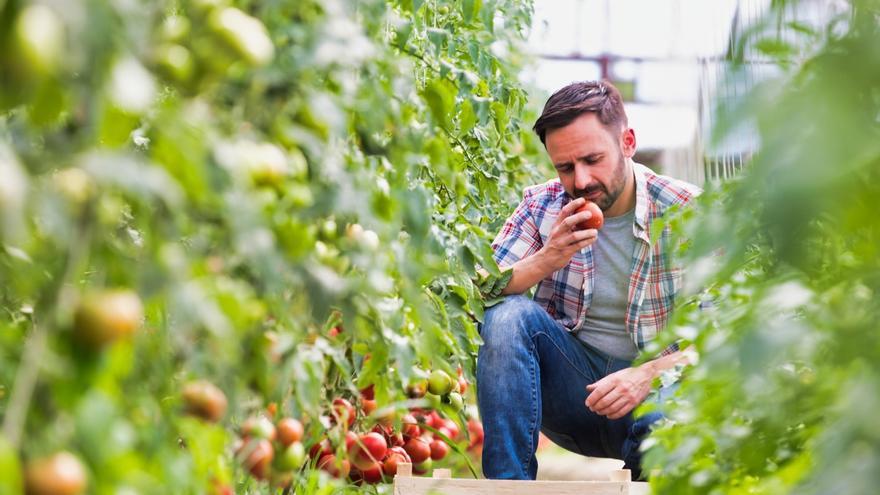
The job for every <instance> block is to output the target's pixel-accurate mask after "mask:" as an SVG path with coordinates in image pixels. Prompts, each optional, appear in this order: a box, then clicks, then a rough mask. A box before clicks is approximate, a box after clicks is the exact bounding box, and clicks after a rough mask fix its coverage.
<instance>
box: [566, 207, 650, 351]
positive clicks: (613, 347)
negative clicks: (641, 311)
mask: <svg viewBox="0 0 880 495" xmlns="http://www.w3.org/2000/svg"><path fill="white" fill-rule="evenodd" d="M634 218H635V210H634V209H633V210H630V211H629V213H625V214H623V215H621V216H619V217H611V218H605V225H604V226H603V227H602V229H601V230H599V237H598V238H597V239H596V242H595V243H594V244H593V267H594V269H595V270H596V272H595V274H594V276H595V278H594V279H593V280H594V285H593V287H594V288H593V300H592V302H591V303H590V307H589V309H587V316H586V318H585V320H584V323H583V325H582V326H581V327H580V329H579V330H578V331H577V337H578V338H579V339H580V340H581V341H583V342H585V343H587V344H589V345H590V346H591V347H594V348H596V349H598V350H600V351H602V352H603V353H605V354H607V355H609V356H612V357H615V358H618V359H628V360H632V359H635V357H636V356H637V355H638V353H639V349H638V347H636V345H635V343H634V342H633V341H632V338H631V337H630V335H629V333H627V331H626V326H625V320H624V318H625V315H626V308H627V305H628V303H629V301H628V295H629V294H628V292H629V278H630V275H631V273H632V256H633V249H635V242H636V238H635V236H633V220H634Z"/></svg>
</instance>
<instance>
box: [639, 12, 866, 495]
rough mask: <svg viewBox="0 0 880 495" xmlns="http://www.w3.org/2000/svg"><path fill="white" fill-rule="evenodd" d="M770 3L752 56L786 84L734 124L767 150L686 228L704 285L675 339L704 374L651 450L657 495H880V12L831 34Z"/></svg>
mask: <svg viewBox="0 0 880 495" xmlns="http://www.w3.org/2000/svg"><path fill="white" fill-rule="evenodd" d="M803 3H806V2H803ZM772 4H773V5H772V9H771V10H770V12H769V13H768V15H767V18H766V19H765V22H763V23H762V24H761V25H759V26H757V27H756V28H755V29H753V30H752V31H751V32H750V33H749V35H748V36H747V37H745V39H744V40H743V41H742V43H743V46H740V47H738V48H739V53H744V52H747V51H748V50H747V49H748V48H750V47H755V48H756V49H757V50H759V51H761V52H762V53H764V54H765V55H768V56H770V57H772V59H773V60H775V61H776V63H777V65H778V66H779V67H780V68H781V69H782V70H781V71H780V72H779V74H778V75H776V76H773V77H770V78H768V79H766V80H763V81H761V82H759V83H758V84H757V85H756V86H755V87H754V89H753V90H752V91H751V92H750V93H749V94H748V95H747V96H746V97H745V98H743V100H742V101H739V102H737V104H736V105H735V106H734V107H732V108H728V109H727V110H728V112H727V114H726V116H725V121H724V123H725V124H727V125H726V126H724V127H725V129H734V128H736V127H737V126H739V125H741V123H742V122H749V121H750V122H755V123H756V126H757V130H758V134H759V136H760V143H761V144H760V149H759V150H758V151H757V152H756V154H755V155H754V156H753V157H752V159H751V162H750V164H749V165H748V167H747V170H746V172H744V173H743V174H742V176H741V177H739V178H738V179H736V180H734V181H732V182H730V183H728V184H725V185H723V187H717V188H713V190H711V191H709V192H707V193H706V194H705V195H704V196H703V197H702V199H701V201H700V204H699V206H698V207H697V208H695V209H693V210H690V211H688V212H684V213H683V214H682V215H681V216H679V218H677V219H676V220H675V221H673V222H672V223H673V225H674V228H675V230H676V231H677V232H678V234H679V235H680V236H682V238H683V239H687V240H688V243H687V246H688V248H687V249H686V250H684V252H683V253H680V254H681V260H682V263H684V264H685V265H686V266H687V267H688V274H689V277H690V279H689V282H688V285H689V287H688V289H687V290H688V295H687V297H684V298H682V300H681V303H680V304H679V305H678V308H677V312H676V316H675V322H674V323H673V325H672V330H673V332H669V334H670V335H669V336H668V337H669V338H682V339H684V340H685V341H686V342H690V343H692V344H693V345H694V348H695V350H696V351H697V353H698V354H699V357H700V361H699V365H698V366H695V367H692V368H690V369H688V370H687V371H685V372H684V379H683V380H682V381H681V387H680V389H679V393H678V394H677V397H676V398H675V399H674V400H673V401H672V403H671V404H668V407H667V409H666V410H667V414H668V419H669V421H668V422H667V424H666V425H665V426H664V427H663V428H661V429H659V430H657V431H656V432H655V433H654V435H653V436H652V437H651V439H650V440H649V441H648V446H649V447H650V448H649V450H648V453H647V462H648V464H649V468H653V469H658V470H660V475H659V476H657V477H656V478H654V479H653V480H652V485H653V487H654V489H655V490H656V492H657V493H681V494H696V493H707V494H709V493H711V494H721V493H729V494H746V493H749V494H773V495H778V494H785V493H792V494H794V493H797V494H799V495H803V494H827V493H852V494H867V493H875V492H876V491H877V487H878V486H880V422H878V421H877V419H876V415H877V411H878V407H880V400H878V397H880V394H878V391H880V365H878V363H880V332H878V321H880V297H878V294H880V222H878V220H877V208H876V201H877V198H880V180H878V179H880V78H878V75H880V50H878V47H880V4H878V2H876V1H873V0H852V1H850V2H843V3H842V5H843V7H844V8H843V9H841V10H840V12H839V13H836V12H837V11H836V10H834V9H831V8H828V10H827V11H825V12H826V13H827V14H828V18H827V19H825V20H824V22H823V23H822V25H820V26H819V27H818V28H810V27H807V26H805V25H803V24H798V23H785V22H781V21H780V19H784V18H785V15H784V14H783V13H784V12H786V11H788V12H791V11H792V10H791V9H793V11H795V12H797V9H798V8H799V7H800V6H801V5H802V2H798V1H793V0H792V1H779V2H772ZM839 6H840V5H839ZM741 62H743V61H742V60H741ZM747 63H748V61H745V64H744V65H739V66H737V67H735V68H734V70H733V73H732V74H731V75H730V77H731V78H737V77H741V76H742V71H745V70H748V67H747V66H746V65H747ZM724 132H726V131H725V130H722V132H721V136H719V137H723V134H724ZM700 302H703V305H704V306H705V305H706V303H708V302H711V308H710V309H708V310H702V311H701V310H700V309H699V307H698V306H699V303H700Z"/></svg>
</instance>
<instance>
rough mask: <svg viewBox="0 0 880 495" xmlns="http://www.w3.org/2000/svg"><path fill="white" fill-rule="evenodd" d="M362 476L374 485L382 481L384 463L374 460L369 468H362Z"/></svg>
mask: <svg viewBox="0 0 880 495" xmlns="http://www.w3.org/2000/svg"><path fill="white" fill-rule="evenodd" d="M361 478H362V479H363V480H364V481H366V482H367V483H370V484H373V485H374V484H376V483H380V482H381V481H382V464H381V463H379V462H374V463H373V464H372V465H371V466H370V467H368V468H367V469H361Z"/></svg>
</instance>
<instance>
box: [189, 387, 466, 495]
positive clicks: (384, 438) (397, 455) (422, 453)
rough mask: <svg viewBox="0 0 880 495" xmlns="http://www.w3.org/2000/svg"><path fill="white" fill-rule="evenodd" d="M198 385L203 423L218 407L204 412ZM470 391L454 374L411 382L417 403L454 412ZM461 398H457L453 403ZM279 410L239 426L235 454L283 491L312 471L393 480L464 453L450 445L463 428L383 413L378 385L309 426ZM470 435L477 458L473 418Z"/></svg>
mask: <svg viewBox="0 0 880 495" xmlns="http://www.w3.org/2000/svg"><path fill="white" fill-rule="evenodd" d="M197 385H198V387H195V386H192V385H191V386H189V387H188V388H187V391H188V392H189V393H188V394H185V396H184V397H185V398H186V399H187V400H186V401H187V403H188V404H187V410H189V411H190V412H192V413H193V414H196V415H198V416H200V417H202V418H204V419H210V418H215V417H217V415H216V414H210V415H208V414H204V412H203V411H204V410H205V409H210V410H213V408H205V407H204V406H203V405H202V404H203V403H204V398H203V397H202V396H201V394H193V393H192V390H193V389H199V390H201V389H209V387H208V386H206V385H205V384H203V383H198V384H197ZM467 387H468V383H467V380H465V379H464V378H463V377H462V376H459V377H458V379H457V380H454V379H452V378H451V377H450V376H449V374H448V373H445V372H439V373H438V372H436V371H435V372H434V373H431V375H430V378H428V379H427V380H423V381H420V382H417V383H414V384H412V386H410V387H408V391H409V393H410V397H412V398H415V399H421V398H429V399H430V397H427V394H429V393H430V394H432V395H433V396H434V397H433V398H434V399H440V400H441V401H443V403H447V404H449V405H451V406H453V407H455V404H454V401H456V400H462V399H461V398H460V397H461V394H462V393H463V392H465V391H466V390H467ZM434 392H442V393H443V394H444V395H438V394H436V393H434ZM453 394H455V395H453ZM456 395H457V396H458V397H459V399H454V397H455V396H456ZM450 396H451V397H453V398H452V399H450ZM193 398H194V399H195V400H194V401H193ZM190 402H194V404H191V403H190ZM355 404H359V405H358V406H356V405H355ZM195 405H198V406H200V407H194V406H195ZM276 410H277V408H276V407H275V406H274V405H273V406H271V407H270V408H269V410H268V413H267V414H265V415H258V416H253V417H250V418H248V419H247V420H245V421H244V422H243V423H242V424H241V428H240V438H239V440H238V442H237V444H236V446H235V452H236V459H237V461H238V462H239V463H240V465H241V466H242V467H243V468H244V469H245V470H247V471H248V473H249V474H250V475H251V476H253V477H254V478H256V479H258V480H267V481H269V482H271V483H272V484H273V485H275V486H281V487H284V486H290V484H291V480H292V477H293V476H294V474H295V473H296V472H297V471H300V470H302V469H310V468H311V469H319V470H322V471H324V472H326V473H327V474H328V475H330V476H331V477H334V478H337V479H342V480H347V481H349V482H352V483H355V484H363V483H367V484H375V483H383V482H390V481H391V480H392V479H393V477H394V476H395V475H396V474H397V468H398V465H399V464H401V463H409V464H412V465H413V473H414V474H417V475H418V474H426V473H427V472H428V471H429V470H430V469H431V468H432V467H433V463H434V462H438V461H442V460H443V459H445V458H447V456H448V455H449V452H450V450H451V449H457V448H458V447H451V446H452V445H458V442H460V441H462V442H463V440H465V436H464V435H462V433H461V428H460V427H459V424H458V423H457V422H456V421H455V420H453V419H451V418H448V417H444V415H443V413H441V412H440V411H439V410H437V409H428V408H424V407H410V408H408V409H407V410H405V411H404V410H400V411H397V410H393V409H389V408H385V409H383V410H379V409H378V405H377V403H376V399H375V394H374V392H373V386H372V385H370V386H368V387H365V388H364V389H362V390H361V391H360V394H359V397H358V399H357V400H355V401H354V403H353V401H352V400H349V399H348V398H345V397H336V398H334V399H333V400H332V401H330V403H329V404H328V405H327V407H326V414H325V415H323V416H321V417H319V418H316V419H313V420H309V419H304V421H306V422H307V423H306V426H304V425H303V422H301V421H300V420H299V419H296V418H292V417H284V418H281V419H279V420H277V421H275V422H273V421H272V420H271V419H270V417H272V416H274V414H275V412H276ZM377 411H378V413H379V414H377ZM383 411H388V412H383ZM310 421H316V422H317V424H316V425H312V424H309V422H310ZM467 431H468V434H467V438H468V439H469V440H468V443H467V445H466V448H467V449H468V450H471V451H475V452H477V453H479V449H480V448H481V447H482V441H483V437H482V425H481V424H480V422H479V421H478V420H476V419H474V418H472V419H470V420H468V422H467ZM310 433H311V434H312V435H311V436H310V435H309V434H310ZM462 445H463V446H464V444H463V443H462Z"/></svg>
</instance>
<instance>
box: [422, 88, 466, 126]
mask: <svg viewBox="0 0 880 495" xmlns="http://www.w3.org/2000/svg"><path fill="white" fill-rule="evenodd" d="M456 92H457V90H456V88H455V86H454V85H453V84H452V83H451V82H449V81H447V80H446V79H434V80H432V81H431V82H429V83H428V85H427V86H426V87H425V89H424V90H423V91H422V98H423V99H424V100H425V103H427V104H428V108H430V109H431V114H432V115H433V116H434V120H436V121H437V123H438V124H439V125H440V126H441V127H443V128H444V129H449V128H450V123H451V121H452V114H453V111H454V108H455V95H456Z"/></svg>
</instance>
